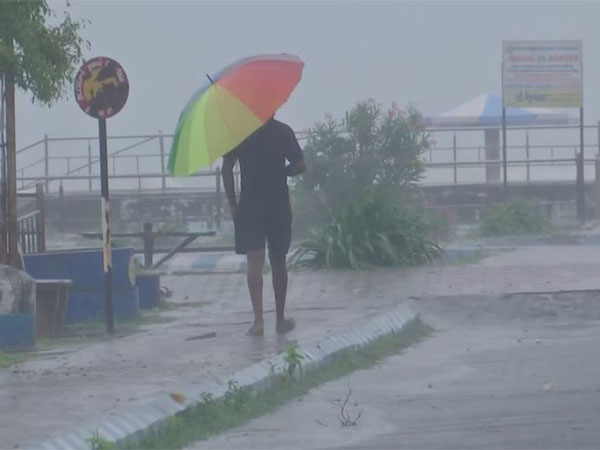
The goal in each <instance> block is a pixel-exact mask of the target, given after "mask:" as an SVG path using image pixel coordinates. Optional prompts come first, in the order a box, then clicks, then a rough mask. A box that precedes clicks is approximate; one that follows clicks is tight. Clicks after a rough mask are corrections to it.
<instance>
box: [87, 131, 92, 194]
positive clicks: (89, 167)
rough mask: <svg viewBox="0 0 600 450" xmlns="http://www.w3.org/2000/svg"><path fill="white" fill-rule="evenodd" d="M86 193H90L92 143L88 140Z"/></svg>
mask: <svg viewBox="0 0 600 450" xmlns="http://www.w3.org/2000/svg"><path fill="white" fill-rule="evenodd" d="M88 176H89V177H90V179H89V180H88V192H92V143H91V142H90V141H89V140H88Z"/></svg>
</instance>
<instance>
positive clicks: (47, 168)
mask: <svg viewBox="0 0 600 450" xmlns="http://www.w3.org/2000/svg"><path fill="white" fill-rule="evenodd" d="M44 176H45V177H46V186H45V188H46V194H47V193H48V192H49V189H50V180H48V177H49V176H50V155H49V152H48V135H47V134H45V135H44Z"/></svg>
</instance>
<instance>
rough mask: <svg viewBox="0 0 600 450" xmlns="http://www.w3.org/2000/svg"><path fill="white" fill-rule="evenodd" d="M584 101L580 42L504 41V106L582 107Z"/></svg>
mask: <svg viewBox="0 0 600 450" xmlns="http://www.w3.org/2000/svg"><path fill="white" fill-rule="evenodd" d="M582 102H583V63H582V43H581V41H504V42H502V104H503V106H504V107H505V108H514V107H538V108H543V107H552V108H579V107H581V106H582Z"/></svg>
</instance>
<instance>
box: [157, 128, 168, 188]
mask: <svg viewBox="0 0 600 450" xmlns="http://www.w3.org/2000/svg"><path fill="white" fill-rule="evenodd" d="M158 147H159V149H160V173H161V174H162V177H161V187H162V190H163V191H164V190H165V189H166V188H167V179H166V177H165V138H164V137H163V135H162V131H161V130H158Z"/></svg>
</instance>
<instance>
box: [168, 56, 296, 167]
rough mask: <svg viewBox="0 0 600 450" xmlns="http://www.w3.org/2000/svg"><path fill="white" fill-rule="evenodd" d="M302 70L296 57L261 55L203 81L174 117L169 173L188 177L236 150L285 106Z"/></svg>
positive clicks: (235, 64)
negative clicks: (177, 118) (174, 127)
mask: <svg viewBox="0 0 600 450" xmlns="http://www.w3.org/2000/svg"><path fill="white" fill-rule="evenodd" d="M303 67H304V63H303V62H302V61H301V60H300V59H299V58H298V57H296V56H292V55H260V56H253V57H250V58H246V59H243V60H241V61H238V62H236V63H234V64H232V65H231V66H229V67H227V68H226V69H224V70H223V71H221V72H220V73H219V74H217V75H215V76H213V77H208V79H209V82H208V83H207V85H206V86H204V87H203V88H202V89H200V90H199V91H198V92H196V94H194V96H193V97H192V98H191V100H190V101H189V102H188V104H187V105H186V107H185V108H184V110H183V112H182V113H181V116H180V117H179V122H178V123H177V129H176V130H175V136H174V137H173V144H172V145H171V153H170V155H169V165H168V168H169V171H170V172H171V173H173V174H174V175H176V176H177V175H190V174H192V173H194V172H196V171H197V170H198V169H201V168H203V167H206V166H208V165H210V164H211V163H213V162H214V161H215V160H217V159H218V158H220V157H221V156H223V155H225V154H226V153H228V152H229V151H231V150H233V149H234V148H235V147H237V146H238V145H239V144H240V143H242V141H244V140H245V139H246V138H247V137H248V136H250V135H251V134H252V133H254V132H255V131H256V130H257V129H258V128H260V127H261V126H262V125H263V124H264V123H265V122H267V121H268V120H269V119H270V118H271V117H272V116H273V114H274V113H275V111H277V109H278V108H279V107H280V106H281V105H283V104H284V103H285V102H286V100H287V99H288V98H289V96H290V95H291V93H292V91H293V90H294V88H295V87H296V85H297V84H298V82H299V81H300V78H301V77H302V68H303Z"/></svg>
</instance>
